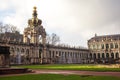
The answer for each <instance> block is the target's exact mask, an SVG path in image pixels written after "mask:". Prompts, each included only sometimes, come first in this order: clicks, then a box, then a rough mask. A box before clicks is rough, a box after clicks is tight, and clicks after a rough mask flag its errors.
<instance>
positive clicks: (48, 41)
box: [46, 34, 51, 44]
mask: <svg viewBox="0 0 120 80" xmlns="http://www.w3.org/2000/svg"><path fill="white" fill-rule="evenodd" d="M46 43H47V44H50V43H51V36H50V35H49V34H47V35H46Z"/></svg>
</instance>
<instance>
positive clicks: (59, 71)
mask: <svg viewBox="0 0 120 80" xmlns="http://www.w3.org/2000/svg"><path fill="white" fill-rule="evenodd" d="M34 71H35V73H34V74H64V75H69V74H77V75H93V76H94V75H95V76H117V77H120V72H95V71H71V70H34Z"/></svg>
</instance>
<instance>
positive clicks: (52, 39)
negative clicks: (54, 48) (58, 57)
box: [46, 33, 60, 45]
mask: <svg viewBox="0 0 120 80" xmlns="http://www.w3.org/2000/svg"><path fill="white" fill-rule="evenodd" d="M59 42H60V37H59V36H58V35H57V34H55V33H52V34H51V35H49V34H47V36H46V43H48V44H52V45H56V44H58V43H59Z"/></svg>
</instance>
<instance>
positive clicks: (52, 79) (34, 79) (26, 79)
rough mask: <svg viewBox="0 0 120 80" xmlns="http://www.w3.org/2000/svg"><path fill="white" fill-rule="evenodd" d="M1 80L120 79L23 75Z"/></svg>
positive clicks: (115, 79)
mask: <svg viewBox="0 0 120 80" xmlns="http://www.w3.org/2000/svg"><path fill="white" fill-rule="evenodd" d="M0 80H120V78H119V77H111V76H87V75H86V76H85V75H84V76H80V75H60V74H36V75H33V74H27V75H21V76H8V77H0Z"/></svg>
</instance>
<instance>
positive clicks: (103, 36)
mask: <svg viewBox="0 0 120 80" xmlns="http://www.w3.org/2000/svg"><path fill="white" fill-rule="evenodd" d="M105 39H112V40H120V34H113V35H102V36H95V37H92V38H91V39H89V40H88V42H89V41H93V40H96V41H100V40H105Z"/></svg>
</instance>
